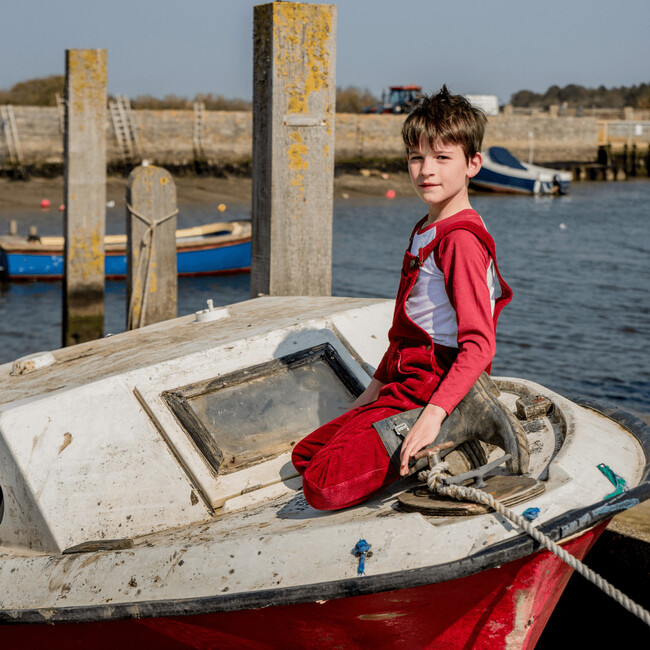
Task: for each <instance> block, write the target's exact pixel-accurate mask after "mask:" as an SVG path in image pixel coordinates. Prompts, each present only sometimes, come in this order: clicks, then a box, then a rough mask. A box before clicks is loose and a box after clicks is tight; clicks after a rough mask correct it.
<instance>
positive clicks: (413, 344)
mask: <svg viewBox="0 0 650 650" xmlns="http://www.w3.org/2000/svg"><path fill="white" fill-rule="evenodd" d="M461 214H462V213H461ZM459 216H460V214H459ZM424 221H426V217H425V219H423V220H422V221H420V222H419V223H418V224H417V225H416V227H415V229H414V230H413V233H412V234H411V241H412V239H413V236H414V235H415V233H416V231H417V229H418V228H419V227H420V226H421V225H422V224H423V223H424ZM436 229H437V230H436V235H435V238H434V240H433V241H432V242H431V243H430V244H428V245H427V246H426V247H424V248H422V249H420V251H419V254H418V255H417V256H415V255H412V254H411V253H410V252H409V251H410V248H411V242H409V247H408V249H407V251H406V254H405V256H404V262H403V264H402V276H401V281H400V285H399V289H398V291H397V298H396V300H395V312H394V317H393V324H392V326H391V328H390V331H389V333H388V339H389V347H388V350H387V352H386V354H385V355H384V357H383V359H382V361H381V363H380V365H379V368H378V369H377V372H376V373H375V377H377V378H378V379H379V380H380V381H382V382H384V383H385V384H386V385H385V386H383V388H382V389H381V391H380V393H379V397H378V398H377V400H376V401H374V402H372V403H370V404H367V405H365V406H360V407H357V408H356V409H353V410H352V411H348V412H347V413H344V414H343V415H341V416H339V417H338V418H336V419H334V420H332V421H331V422H328V423H327V424H324V425H323V426H322V427H319V428H318V429H316V431H314V432H313V433H311V434H309V435H308V436H307V437H306V438H304V439H303V440H301V441H300V442H299V443H298V444H297V445H296V446H295V447H294V449H293V454H292V461H293V464H294V466H295V468H296V469H297V470H298V472H300V474H302V477H303V490H304V494H305V498H306V499H307V501H308V502H309V503H310V504H311V505H312V506H313V507H314V508H317V509H319V510H338V509H340V508H346V507H348V506H352V505H356V504H358V503H361V502H362V501H364V500H366V499H367V498H368V497H369V496H371V495H372V494H373V493H375V492H377V491H378V490H380V489H382V488H383V487H385V486H386V485H388V484H390V483H392V482H393V481H395V480H397V479H398V478H399V474H398V473H397V471H396V470H395V468H394V467H393V466H392V465H391V463H390V459H389V456H388V453H387V452H386V450H385V448H384V445H383V443H382V442H381V439H380V438H379V436H378V434H377V432H376V431H375V429H374V428H373V426H372V424H373V422H377V421H379V420H382V419H384V418H387V417H389V416H391V415H394V414H395V413H399V412H402V411H406V410H409V409H413V408H418V407H421V406H426V404H428V402H429V400H430V399H431V397H432V395H433V393H434V391H435V390H436V388H437V387H438V384H439V383H440V381H441V379H442V378H443V377H444V375H445V373H446V372H447V371H448V370H449V368H450V366H451V364H452V363H453V361H454V359H455V358H456V356H457V355H458V349H456V348H450V347H446V346H442V345H434V344H433V342H432V340H431V337H430V336H429V334H428V333H427V332H425V331H424V330H423V329H421V328H420V327H419V326H417V325H416V324H415V323H414V322H413V321H412V320H411V319H410V318H409V317H408V315H407V313H406V300H407V298H408V296H409V293H410V291H411V289H412V288H413V285H414V284H415V281H416V279H417V277H418V273H419V268H420V266H422V263H423V262H424V260H425V259H426V258H427V257H428V256H429V255H431V254H432V253H433V251H434V249H435V248H436V246H438V244H439V243H440V241H441V240H442V238H443V237H445V236H446V235H447V234H448V233H449V232H451V231H452V230H455V229H465V230H469V231H470V232H472V233H474V234H475V235H476V237H478V239H479V240H480V241H481V242H483V244H484V245H485V247H486V248H487V250H488V251H489V253H490V256H491V258H492V260H493V261H494V266H495V270H496V274H497V277H498V279H499V283H500V285H501V296H500V297H499V298H497V300H496V303H495V308H494V325H495V330H496V321H497V318H498V316H499V313H500V311H501V309H502V308H503V307H504V306H505V305H506V304H507V303H508V302H509V301H510V299H511V298H512V291H511V290H510V288H509V287H508V285H507V284H506V283H505V282H504V281H503V279H502V278H501V275H500V274H499V270H498V267H497V265H496V255H495V247H494V240H493V239H492V237H491V236H490V235H489V233H488V232H487V230H485V228H484V227H482V226H480V225H478V224H477V223H476V222H475V221H469V220H463V219H462V217H461V218H460V219H458V218H454V217H450V218H449V220H444V221H442V222H440V224H438V225H437V226H436Z"/></svg>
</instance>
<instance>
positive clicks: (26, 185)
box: [0, 170, 415, 210]
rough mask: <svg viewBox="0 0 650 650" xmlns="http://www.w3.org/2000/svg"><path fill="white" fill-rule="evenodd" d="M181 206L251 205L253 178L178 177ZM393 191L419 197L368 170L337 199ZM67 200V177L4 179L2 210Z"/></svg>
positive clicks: (120, 183)
mask: <svg viewBox="0 0 650 650" xmlns="http://www.w3.org/2000/svg"><path fill="white" fill-rule="evenodd" d="M174 182H175V183H176V192H177V200H178V205H179V206H182V205H188V204H198V203H226V204H228V203H246V204H250V202H251V190H252V182H251V179H250V178H248V177H246V176H225V177H214V176H177V177H174ZM125 188H126V179H125V178H121V177H116V176H110V177H108V179H107V181H106V200H107V201H115V203H116V205H120V204H123V202H124V193H125ZM389 190H393V191H394V192H395V194H396V195H397V196H415V194H413V189H412V187H411V182H410V180H409V177H408V174H406V173H391V174H383V175H382V174H381V173H379V172H375V171H373V172H370V171H369V170H368V171H365V170H364V173H359V174H341V175H338V176H336V177H335V179H334V196H335V198H355V197H358V198H363V197H377V198H380V197H382V196H385V195H386V192H387V191H389ZM62 197H63V178H62V177H58V178H40V177H32V178H30V179H29V180H27V181H21V180H11V179H9V178H6V177H5V178H0V210H7V209H12V208H16V209H28V208H37V207H38V206H39V205H40V203H41V201H42V200H43V199H48V200H49V201H50V202H51V204H52V206H54V207H57V206H58V205H59V204H60V203H61V201H62Z"/></svg>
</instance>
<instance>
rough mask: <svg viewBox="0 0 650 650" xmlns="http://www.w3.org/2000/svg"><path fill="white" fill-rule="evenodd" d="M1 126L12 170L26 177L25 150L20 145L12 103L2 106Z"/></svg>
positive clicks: (0, 112) (0, 110) (0, 108)
mask: <svg viewBox="0 0 650 650" xmlns="http://www.w3.org/2000/svg"><path fill="white" fill-rule="evenodd" d="M0 126H1V127H2V128H1V131H2V136H3V141H4V144H5V149H6V152H7V155H6V156H5V158H6V157H8V158H9V167H10V168H11V170H12V172H13V173H14V174H15V175H17V176H19V177H21V178H25V177H26V176H27V172H26V170H25V165H24V161H23V151H22V147H21V146H20V138H19V137H18V127H17V125H16V115H15V113H14V107H13V106H12V105H11V104H6V105H4V106H0Z"/></svg>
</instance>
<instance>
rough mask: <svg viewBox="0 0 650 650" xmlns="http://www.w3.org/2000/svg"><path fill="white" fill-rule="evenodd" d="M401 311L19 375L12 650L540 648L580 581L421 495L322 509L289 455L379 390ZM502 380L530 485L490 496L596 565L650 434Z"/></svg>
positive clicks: (639, 482) (3, 418)
mask: <svg viewBox="0 0 650 650" xmlns="http://www.w3.org/2000/svg"><path fill="white" fill-rule="evenodd" d="M392 310H393V303H392V302H390V301H383V300H367V299H356V298H315V297H304V298H299V297H263V298H257V299H255V300H250V301H246V302H242V303H238V304H235V305H231V306H229V307H226V308H222V309H211V308H210V309H207V310H203V311H201V312H197V314H196V315H190V316H185V317H182V318H178V319H174V320H171V321H166V322H162V323H157V324H155V325H151V326H148V327H145V328H142V329H139V330H133V331H130V332H125V333H122V334H118V335H115V336H112V337H110V338H107V339H102V340H99V341H93V342H89V343H83V344H80V345H76V346H72V347H68V348H65V349H61V350H55V351H52V352H44V353H40V354H37V355H32V356H31V357H28V358H24V359H20V360H17V361H16V362H14V363H13V364H5V365H3V366H0V495H1V497H0V504H1V505H0V645H1V646H2V648H7V649H9V648H17V647H21V648H24V647H48V648H69V647H71V645H75V644H76V645H79V646H84V647H92V648H97V649H102V648H111V649H113V648H116V647H136V646H137V647H154V646H155V647H170V648H171V647H173V648H184V647H187V648H214V647H239V648H269V647H310V648H331V647H337V646H338V647H398V646H400V647H401V646H403V647H470V646H472V647H476V643H477V639H480V641H481V644H482V646H483V647H517V648H532V647H533V646H534V645H535V642H536V640H537V639H538V638H539V635H540V633H541V631H542V628H543V627H544V624H545V622H546V620H547V619H548V617H549V616H550V613H551V611H552V609H553V606H554V605H555V603H556V602H557V600H558V598H559V596H560V594H561V592H562V590H563V588H564V586H565V584H566V582H567V580H568V578H569V575H570V574H571V569H570V568H569V567H568V566H567V565H565V564H563V563H562V562H561V560H559V559H558V558H557V557H556V556H555V555H552V554H550V553H548V552H546V551H539V549H538V547H537V545H536V543H535V542H534V541H533V540H532V539H530V538H529V537H528V536H526V535H525V534H522V533H521V532H520V531H519V530H518V529H517V528H516V527H513V526H512V525H511V524H510V523H509V521H508V520H506V519H504V518H503V517H502V516H501V515H500V514H497V513H495V512H493V511H491V510H488V509H483V510H480V509H479V510H476V507H475V506H476V504H471V503H463V502H455V501H454V502H451V503H450V502H445V501H444V500H440V499H439V498H433V497H431V496H429V495H427V494H426V493H424V494H422V493H421V490H422V488H421V487H419V486H418V480H417V478H416V477H415V476H412V477H410V478H407V479H404V480H402V481H400V482H398V483H397V484H395V485H394V486H392V487H391V488H390V489H388V490H386V491H384V492H382V493H380V494H379V495H377V496H376V497H374V498H373V499H371V500H370V501H368V502H367V503H365V504H362V505H359V506H357V507H354V508H349V509H347V510H342V511H337V512H319V511H315V510H313V509H312V508H311V507H310V506H309V505H308V504H307V503H306V501H305V499H304V497H303V494H302V491H301V479H300V477H299V476H297V475H296V473H295V471H294V469H293V467H292V465H291V463H290V460H289V459H290V451H291V448H292V446H293V445H294V444H295V442H296V441H297V440H299V439H300V438H301V437H302V436H303V435H305V434H306V433H308V432H309V431H311V430H312V429H314V428H315V427H316V426H318V425H319V424H320V423H322V422H325V421H327V420H329V419H330V418H332V417H333V416H334V415H336V414H338V413H340V412H341V411H342V410H343V409H345V408H347V406H348V405H349V404H350V403H351V402H352V401H353V399H354V397H355V395H357V394H358V393H359V392H360V391H361V390H362V389H363V387H364V386H365V385H366V384H367V382H368V381H369V378H370V375H371V373H372V372H373V368H374V367H375V366H376V365H377V364H378V363H379V360H380V358H381V355H382V353H383V352H384V348H385V345H386V341H387V331H388V327H389V325H390V322H391V315H392ZM495 381H496V383H497V385H498V387H499V389H500V397H499V399H500V401H501V403H502V404H503V406H504V408H506V409H508V410H509V411H510V412H511V413H512V414H513V416H514V417H517V418H518V420H519V421H520V422H521V426H522V427H523V428H524V430H525V432H526V434H525V435H526V439H527V445H528V447H529V453H530V463H529V469H528V472H527V475H526V476H520V477H513V476H509V474H508V471H507V468H506V467H504V466H502V465H498V466H497V467H496V468H495V469H494V470H493V471H492V473H491V474H490V475H489V476H488V477H486V482H487V483H488V485H491V483H490V482H491V481H493V480H494V481H496V482H504V481H505V482H506V483H507V482H508V481H509V480H514V481H515V483H517V481H520V482H521V485H520V486H519V487H522V486H523V483H526V486H524V489H523V490H521V489H519V487H517V488H516V489H515V490H514V492H516V495H515V496H516V499H515V503H513V504H512V505H511V506H510V507H511V508H512V509H514V510H515V511H516V512H517V513H518V514H522V513H525V512H529V513H530V512H532V511H534V512H535V513H536V518H533V521H532V523H533V525H534V526H535V527H536V529H537V530H539V531H543V532H544V533H545V534H546V535H548V536H549V537H551V538H552V539H554V540H555V541H556V542H558V543H561V544H562V546H563V548H564V549H565V550H567V551H568V552H570V553H572V554H573V555H575V556H577V557H578V558H582V557H583V556H584V555H585V553H586V552H587V551H588V549H589V548H590V546H591V545H592V544H593V543H594V541H595V540H596V539H597V537H598V536H599V534H600V533H601V531H602V530H603V528H604V527H605V526H606V523H607V521H608V520H609V519H610V518H611V517H612V516H613V515H614V514H616V513H617V512H620V511H622V510H625V509H626V508H629V507H631V506H632V505H635V504H637V503H638V502H639V501H642V500H644V499H646V498H648V496H649V494H650V476H649V475H650V463H649V457H650V431H649V429H648V427H647V426H645V425H644V424H643V423H641V422H640V421H639V420H637V419H635V418H633V417H632V416H629V415H627V414H625V413H622V412H617V411H615V410H612V409H609V408H603V407H600V406H597V405H595V404H591V403H587V402H584V403H578V402H576V401H570V400H568V399H566V398H564V397H562V396H561V395H558V394H557V393H554V392H553V391H550V390H548V389H546V388H544V387H543V386H540V385H538V384H535V383H533V382H531V381H528V380H525V379H517V378H501V379H498V378H497V379H496V380H495ZM486 452H487V453H488V454H489V460H490V462H498V461H499V458H504V456H503V455H502V452H501V450H499V449H498V448H492V449H488V448H486ZM493 477H494V478H493ZM486 489H488V488H486ZM489 489H492V488H491V487H490V488H489ZM506 491H510V492H511V496H512V495H513V494H514V493H513V492H512V485H511V486H510V487H509V488H508V490H506ZM362 541H364V542H365V544H360V542H362ZM370 553H372V555H371V554H370Z"/></svg>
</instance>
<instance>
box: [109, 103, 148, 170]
mask: <svg viewBox="0 0 650 650" xmlns="http://www.w3.org/2000/svg"><path fill="white" fill-rule="evenodd" d="M108 108H109V111H110V114H111V120H112V122H113V130H114V132H115V137H116V139H117V145H118V148H119V150H120V155H121V156H122V162H123V163H124V165H125V166H127V165H137V164H139V163H140V162H142V154H141V152H140V145H139V137H138V129H137V126H136V123H135V118H134V115H133V109H132V108H131V102H130V101H129V98H128V97H125V96H123V95H118V96H117V97H116V98H115V100H111V101H109V102H108Z"/></svg>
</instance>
